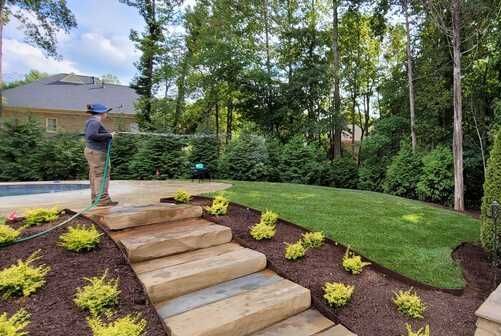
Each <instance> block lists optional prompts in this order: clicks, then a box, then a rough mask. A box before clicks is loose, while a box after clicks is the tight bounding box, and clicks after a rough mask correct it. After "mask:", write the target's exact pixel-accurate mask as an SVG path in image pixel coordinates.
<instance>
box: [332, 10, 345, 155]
mask: <svg viewBox="0 0 501 336" xmlns="http://www.w3.org/2000/svg"><path fill="white" fill-rule="evenodd" d="M338 7H339V0H332V88H331V91H332V103H331V109H332V111H331V118H332V120H331V130H330V139H331V144H330V148H331V151H332V157H333V158H339V157H341V133H342V131H343V120H342V116H341V95H340V93H339V82H340V78H339V74H340V65H339V29H338V28H339V27H338V26H339V9H338Z"/></svg>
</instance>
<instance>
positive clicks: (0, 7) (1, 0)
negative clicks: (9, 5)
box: [0, 0, 5, 126]
mask: <svg viewBox="0 0 501 336" xmlns="http://www.w3.org/2000/svg"><path fill="white" fill-rule="evenodd" d="M4 7H5V0H0V120H1V119H2V115H3V95H2V91H3V68H2V63H3V25H4V22H3V16H4ZM0 126H1V125H0Z"/></svg>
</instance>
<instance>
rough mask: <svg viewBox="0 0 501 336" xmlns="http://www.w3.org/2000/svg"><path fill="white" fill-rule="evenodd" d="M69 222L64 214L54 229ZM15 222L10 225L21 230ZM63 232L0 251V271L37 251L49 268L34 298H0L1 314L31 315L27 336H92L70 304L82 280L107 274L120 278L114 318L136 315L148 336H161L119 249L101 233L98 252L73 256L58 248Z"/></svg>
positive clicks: (158, 324) (157, 321)
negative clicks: (19, 312)
mask: <svg viewBox="0 0 501 336" xmlns="http://www.w3.org/2000/svg"><path fill="white" fill-rule="evenodd" d="M66 218H68V215H63V216H61V218H60V219H59V220H58V221H56V222H55V223H54V224H51V225H55V224H57V223H59V222H61V221H62V220H64V219H66ZM79 223H80V224H90V223H91V222H90V221H89V220H87V219H84V218H80V217H79V218H76V219H75V220H74V221H73V222H72V224H71V225H76V224H79ZM19 224H20V223H15V224H14V225H19ZM51 225H44V226H41V227H34V228H31V229H29V230H27V231H26V232H25V234H24V235H27V234H33V233H35V232H39V231H41V230H43V229H46V228H48V227H50V226H51ZM65 231H66V229H65V228H60V229H57V230H54V231H52V232H51V233H49V234H48V235H47V236H42V237H39V238H36V239H34V240H29V241H26V242H22V243H19V244H16V245H11V246H8V247H4V248H1V249H0V269H3V268H5V267H7V266H9V265H11V264H13V263H15V262H16V261H17V260H18V259H26V258H27V257H28V256H30V255H31V254H32V253H33V252H35V251H36V250H38V249H40V250H41V255H42V259H40V260H39V261H38V262H37V263H38V264H39V263H44V264H46V265H49V266H50V267H51V271H50V273H49V274H48V276H47V279H46V280H47V282H46V284H45V285H44V286H43V287H42V288H40V289H39V290H38V291H37V292H36V293H34V294H32V295H30V296H29V297H26V298H23V297H21V298H10V299H7V300H5V299H2V298H1V297H0V313H2V312H8V313H9V314H13V313H15V312H16V311H17V310H18V309H20V308H25V309H27V310H28V312H29V313H30V314H31V323H30V325H29V327H28V331H29V335H34V336H45V335H47V336H58V335H60V336H72V335H75V336H76V335H78V336H82V335H91V331H90V329H89V328H88V326H87V321H86V317H87V314H86V313H84V312H81V311H80V310H79V309H78V308H77V307H76V306H75V304H74V303H73V296H74V294H75V289H76V288H77V287H80V286H82V285H84V284H85V282H84V280H83V278H84V277H92V276H96V275H102V274H103V272H104V271H105V270H106V269H108V274H109V275H110V277H115V278H116V277H119V285H120V290H121V294H120V303H119V305H118V307H117V309H116V315H115V316H116V317H117V318H118V317H122V316H125V315H126V314H129V313H136V312H137V313H140V314H141V315H142V317H143V318H145V319H146V320H147V321H148V331H147V333H146V334H147V335H148V336H150V335H151V336H160V335H162V336H164V335H165V331H164V329H163V325H162V322H161V321H160V319H159V317H158V315H157V313H156V311H155V309H154V307H153V306H152V305H151V304H150V303H149V301H148V300H147V297H146V295H145V293H144V291H143V288H142V285H141V283H140V282H139V280H138V279H137V277H136V275H135V274H134V272H133V270H132V269H131V267H130V266H129V264H128V261H127V259H126V258H125V256H124V255H123V253H122V251H121V250H120V249H119V248H118V247H117V245H116V244H115V243H114V242H113V241H112V240H111V239H110V238H109V237H108V236H107V235H106V234H105V235H103V236H102V238H101V243H100V245H99V248H97V249H96V250H94V251H91V252H86V253H74V252H69V251H66V250H65V249H63V248H62V247H59V246H57V240H58V237H59V235H60V234H61V233H63V232H65Z"/></svg>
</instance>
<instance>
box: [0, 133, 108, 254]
mask: <svg viewBox="0 0 501 336" xmlns="http://www.w3.org/2000/svg"><path fill="white" fill-rule="evenodd" d="M110 154H111V140H110V141H109V142H108V145H107V146H106V160H105V162H104V169H103V176H104V178H103V179H102V180H101V185H100V186H99V192H98V194H97V196H96V199H95V200H94V202H92V203H91V204H90V205H89V206H88V207H86V208H85V209H83V210H81V211H79V212H77V213H76V214H74V215H73V216H71V217H70V218H68V219H67V220H65V221H63V222H61V223H59V224H57V225H55V226H53V227H51V228H50V229H47V230H45V231H42V232H38V233H35V234H33V235H30V236H27V237H23V238H19V239H16V240H15V241H13V242H12V243H10V244H5V245H3V246H1V247H4V246H9V245H13V244H17V243H21V242H24V241H27V240H31V239H34V238H37V237H40V236H43V235H46V234H47V233H49V232H51V231H54V230H56V229H58V228H60V227H61V226H63V225H65V224H67V223H69V222H71V221H72V220H74V219H75V218H77V217H78V216H80V215H81V214H83V213H85V212H87V211H89V210H91V209H93V208H95V207H96V206H97V204H98V203H99V201H100V200H101V197H102V196H103V194H104V191H105V189H106V183H107V182H108V181H107V180H108V173H109V170H110V161H111V155H110Z"/></svg>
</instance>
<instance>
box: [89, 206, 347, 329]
mask: <svg viewBox="0 0 501 336" xmlns="http://www.w3.org/2000/svg"><path fill="white" fill-rule="evenodd" d="M201 215H202V209H201V207H199V206H192V205H174V204H157V205H149V206H139V207H114V208H105V209H98V210H94V211H93V212H92V213H91V214H90V215H89V216H90V217H91V218H92V219H93V220H95V221H97V222H99V223H100V224H102V225H105V226H106V227H108V228H109V229H110V232H111V236H112V238H113V239H114V240H115V241H117V242H118V243H119V244H120V245H121V246H122V247H123V249H124V250H125V252H126V253H127V255H128V257H129V259H130V261H131V264H132V267H133V269H134V271H135V272H136V273H137V275H138V277H139V279H140V280H141V282H142V283H143V285H144V288H145V289H146V291H147V293H148V295H149V297H150V300H151V301H152V302H153V304H154V305H155V307H156V309H157V312H158V314H159V316H160V317H161V318H162V320H163V321H164V324H165V326H166V328H167V333H168V335H172V336H223V335H227V336H245V335H253V336H278V335H287V336H309V335H322V336H356V335H355V334H353V333H351V332H350V331H349V330H347V329H346V328H344V327H343V326H342V325H334V323H333V322H332V321H330V320H329V319H327V318H325V317H324V316H323V315H321V314H320V313H319V312H318V311H316V310H314V309H312V308H310V305H311V297H310V291H309V290H308V289H306V288H304V287H301V286H299V285H298V284H296V283H293V282H291V281H289V280H287V279H284V278H282V277H280V276H278V275H277V274H275V273H274V272H272V271H270V270H267V269H266V257H265V255H264V254H262V253H260V252H257V251H254V250H251V249H248V248H244V247H242V246H240V245H238V244H235V243H233V242H231V240H232V233H231V229H230V228H228V227H225V226H221V225H217V224H214V223H212V222H209V221H206V220H204V219H202V218H201Z"/></svg>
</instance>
